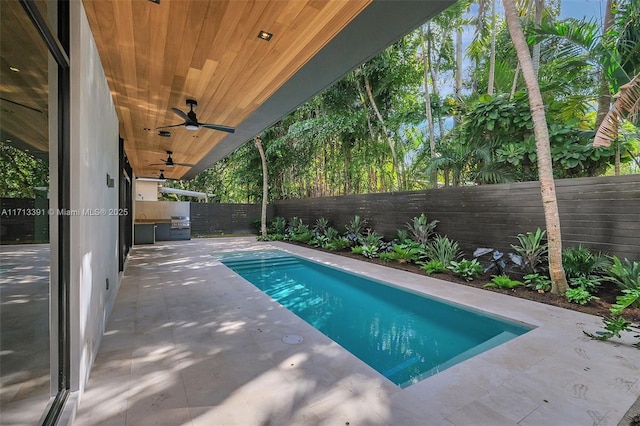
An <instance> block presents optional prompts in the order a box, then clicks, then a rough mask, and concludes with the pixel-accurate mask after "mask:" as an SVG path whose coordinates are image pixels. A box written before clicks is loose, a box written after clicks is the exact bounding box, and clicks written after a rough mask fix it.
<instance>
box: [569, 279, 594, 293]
mask: <svg viewBox="0 0 640 426" xmlns="http://www.w3.org/2000/svg"><path fill="white" fill-rule="evenodd" d="M601 282H602V279H601V278H599V277H596V276H593V275H590V276H587V277H574V278H569V286H570V287H571V288H582V289H584V290H586V291H588V292H589V293H591V294H594V293H597V292H598V289H599V287H600V284H601Z"/></svg>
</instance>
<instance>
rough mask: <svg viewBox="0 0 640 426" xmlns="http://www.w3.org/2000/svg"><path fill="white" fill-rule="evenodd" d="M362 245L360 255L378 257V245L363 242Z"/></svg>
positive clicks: (370, 257)
mask: <svg viewBox="0 0 640 426" xmlns="http://www.w3.org/2000/svg"><path fill="white" fill-rule="evenodd" d="M361 247H362V255H363V256H364V257H367V258H369V259H372V258H374V257H378V251H379V249H378V246H376V245H372V244H365V245H363V246H361Z"/></svg>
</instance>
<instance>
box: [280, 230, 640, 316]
mask: <svg viewBox="0 0 640 426" xmlns="http://www.w3.org/2000/svg"><path fill="white" fill-rule="evenodd" d="M287 243H289V244H295V245H300V246H304V247H307V248H314V247H310V246H308V245H306V244H297V243H294V242H291V241H287ZM314 249H316V250H320V251H326V252H328V253H333V254H337V255H340V256H345V257H350V258H353V259H358V260H362V261H364V262H370V263H375V264H378V265H382V266H386V267H389V268H395V269H400V270H403V271H408V272H413V273H416V274H419V275H426V274H425V272H424V271H423V270H422V269H421V268H420V266H418V265H416V264H412V263H398V262H383V261H382V260H380V259H377V258H374V259H368V258H366V257H364V256H362V255H359V254H353V253H351V252H348V251H342V252H335V251H328V250H323V249H321V248H314ZM430 276H431V277H433V278H438V279H441V280H444V281H451V282H455V283H458V284H463V285H467V286H469V287H475V288H479V289H482V290H484V291H494V292H497V293H502V294H508V295H509V296H514V297H520V298H522V299H528V300H533V301H534V302H540V303H546V304H547V305H553V306H558V307H560V308H565V309H571V310H574V311H579V312H583V313H586V314H591V315H597V316H601V317H609V316H610V313H609V308H611V305H612V304H613V303H615V301H616V297H617V296H619V295H621V294H622V293H621V292H620V290H619V288H618V287H617V286H616V285H615V284H614V283H611V282H604V283H602V284H601V285H600V288H599V290H598V293H597V294H596V295H595V296H597V297H598V299H596V300H593V301H591V302H589V303H587V304H586V305H579V304H577V303H571V302H569V301H568V300H567V299H566V298H565V297H564V296H560V295H555V294H551V293H538V292H537V291H533V290H531V289H528V288H526V287H516V288H514V289H513V290H507V289H498V288H482V286H484V285H485V284H487V283H488V282H490V281H491V274H490V273H487V274H484V275H480V276H479V277H477V278H475V279H474V280H473V281H470V282H467V281H465V280H463V279H462V278H459V277H458V276H456V275H454V274H448V273H443V274H432V275H430ZM624 317H625V318H626V319H627V320H628V321H632V322H634V323H640V308H626V309H625V310H624Z"/></svg>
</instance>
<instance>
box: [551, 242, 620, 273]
mask: <svg viewBox="0 0 640 426" xmlns="http://www.w3.org/2000/svg"><path fill="white" fill-rule="evenodd" d="M562 266H563V267H564V272H565V274H566V275H567V279H571V278H577V277H589V276H594V275H598V274H602V273H604V272H606V271H607V270H609V268H610V267H611V262H610V261H609V259H608V258H607V257H606V256H605V255H603V254H602V253H593V252H592V251H591V250H590V249H589V248H588V247H584V246H582V245H579V246H575V247H568V248H566V249H564V250H562Z"/></svg>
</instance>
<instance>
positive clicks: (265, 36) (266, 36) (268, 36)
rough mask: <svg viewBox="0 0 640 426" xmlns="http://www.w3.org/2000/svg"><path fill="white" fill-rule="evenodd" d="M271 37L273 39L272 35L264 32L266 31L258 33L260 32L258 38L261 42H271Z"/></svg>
mask: <svg viewBox="0 0 640 426" xmlns="http://www.w3.org/2000/svg"><path fill="white" fill-rule="evenodd" d="M271 37H273V34H271V33H268V32H266V31H260V32H259V33H258V38H260V39H262V40H264V41H269V40H271Z"/></svg>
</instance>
